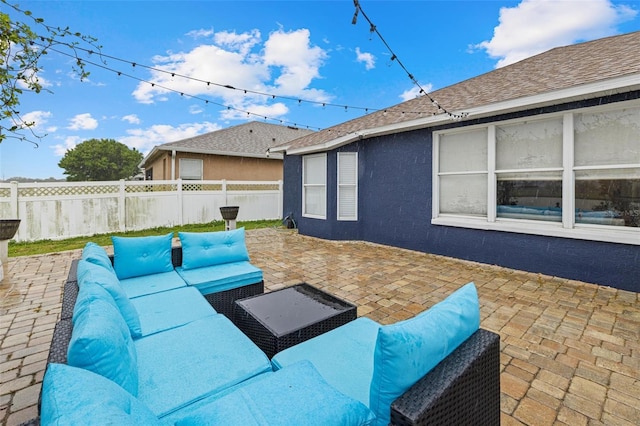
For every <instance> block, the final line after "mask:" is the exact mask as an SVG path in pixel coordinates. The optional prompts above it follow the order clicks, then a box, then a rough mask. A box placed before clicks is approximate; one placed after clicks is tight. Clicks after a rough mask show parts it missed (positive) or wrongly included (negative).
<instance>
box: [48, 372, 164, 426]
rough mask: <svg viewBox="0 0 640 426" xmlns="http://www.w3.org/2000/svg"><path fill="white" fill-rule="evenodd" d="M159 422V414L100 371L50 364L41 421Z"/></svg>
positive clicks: (71, 424) (70, 424)
mask: <svg viewBox="0 0 640 426" xmlns="http://www.w3.org/2000/svg"><path fill="white" fill-rule="evenodd" d="M89 420H90V422H91V423H92V424H100V425H107V424H109V425H130V426H137V425H158V424H160V422H159V421H158V419H157V417H156V416H155V415H154V414H153V413H152V412H151V411H150V410H149V409H148V408H147V407H145V406H144V404H142V403H140V402H139V401H138V400H137V399H136V398H135V397H133V395H131V394H130V393H129V392H127V391H125V390H124V389H122V388H121V387H120V386H118V385H117V384H115V383H113V382H112V381H111V380H108V379H106V378H104V377H102V376H100V375H98V374H95V373H92V372H91V371H88V370H84V369H81V368H76V367H72V366H69V365H66V364H55V363H51V364H49V366H48V367H47V371H46V372H45V375H44V379H43V382H42V403H41V410H40V424H43V425H58V426H76V425H82V424H87V422H88V421H89Z"/></svg>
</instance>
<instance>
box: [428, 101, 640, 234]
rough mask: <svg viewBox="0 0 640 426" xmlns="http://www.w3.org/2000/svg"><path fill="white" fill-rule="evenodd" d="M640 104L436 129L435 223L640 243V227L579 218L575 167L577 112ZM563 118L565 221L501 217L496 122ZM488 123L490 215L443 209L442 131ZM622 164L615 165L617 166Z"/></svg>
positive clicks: (634, 104)
mask: <svg viewBox="0 0 640 426" xmlns="http://www.w3.org/2000/svg"><path fill="white" fill-rule="evenodd" d="M637 107H640V101H638V100H633V101H627V102H618V103H615V104H610V105H606V106H602V107H591V108H580V109H576V110H571V111H566V112H563V113H552V114H544V115H539V116H533V117H525V118H519V119H514V120H506V121H504V122H500V123H499V124H498V123H495V124H493V123H492V124H484V125H478V126H468V127H463V128H457V129H451V130H445V131H441V132H434V133H433V144H432V145H433V146H432V149H433V151H432V153H433V156H432V170H433V176H432V215H431V224H432V225H445V226H455V227H461V228H470V229H482V230H492V231H505V232H516V233H522V234H532V235H546V236H554V237H564V238H574V239H581V240H591V241H605V242H613V243H622V244H632V245H640V228H631V227H622V226H607V225H595V224H586V223H576V222H575V213H574V212H575V172H576V170H580V169H581V168H580V167H574V114H577V113H585V112H586V113H597V112H605V111H614V110H619V109H623V108H637ZM559 116H561V117H562V118H563V159H562V179H563V185H562V221H561V222H544V221H536V220H526V219H508V218H498V217H497V212H496V196H497V194H496V192H497V189H496V185H497V184H496V182H497V179H496V162H495V158H496V138H495V127H496V125H505V124H511V123H513V124H516V123H518V122H523V121H533V120H537V119H541V120H545V119H549V118H554V117H555V118H557V117H559ZM480 127H486V128H487V129H488V138H487V139H488V140H487V144H488V145H487V152H488V167H487V179H488V181H487V183H488V188H489V190H488V194H487V207H488V210H487V216H486V217H476V216H465V215H454V214H441V213H440V205H439V200H440V176H441V173H440V172H439V164H440V161H439V151H440V149H439V148H440V135H443V134H449V133H453V132H466V131H469V130H472V129H476V128H480ZM615 167H619V166H613V168H615ZM624 168H640V163H637V164H636V163H633V164H626V165H624Z"/></svg>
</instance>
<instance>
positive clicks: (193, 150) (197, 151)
mask: <svg viewBox="0 0 640 426" xmlns="http://www.w3.org/2000/svg"><path fill="white" fill-rule="evenodd" d="M156 149H157V150H162V151H176V152H186V153H190V154H206V155H224V156H228V157H248V158H262V159H266V160H278V159H282V154H280V153H276V155H273V154H272V153H273V151H271V152H270V154H269V155H267V151H266V150H265V152H264V153H263V154H260V153H249V152H233V151H216V150H211V149H202V148H188V147H178V146H162V145H161V146H158V147H155V148H154V150H156ZM152 152H153V151H152ZM149 155H151V154H149Z"/></svg>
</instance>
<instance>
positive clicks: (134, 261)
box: [111, 232, 173, 279]
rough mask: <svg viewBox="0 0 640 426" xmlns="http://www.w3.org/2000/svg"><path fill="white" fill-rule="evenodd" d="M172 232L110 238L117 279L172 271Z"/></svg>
mask: <svg viewBox="0 0 640 426" xmlns="http://www.w3.org/2000/svg"><path fill="white" fill-rule="evenodd" d="M172 239H173V232H169V233H168V234H167V235H158V236H149V237H116V236H114V237H111V241H112V242H113V266H114V269H115V270H116V274H117V275H118V278H120V279H124V278H131V277H139V276H142V275H151V274H158V273H160V272H169V271H171V270H173V263H172V262H171V241H172Z"/></svg>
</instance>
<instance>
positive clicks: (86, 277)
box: [31, 233, 500, 426]
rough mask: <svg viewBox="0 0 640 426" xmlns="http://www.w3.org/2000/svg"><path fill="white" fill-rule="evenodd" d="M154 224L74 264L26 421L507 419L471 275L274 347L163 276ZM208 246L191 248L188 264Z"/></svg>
mask: <svg viewBox="0 0 640 426" xmlns="http://www.w3.org/2000/svg"><path fill="white" fill-rule="evenodd" d="M213 234H220V233H205V234H202V235H199V236H197V237H199V238H196V241H198V242H199V243H198V244H200V242H202V241H205V240H211V239H212V238H220V235H213ZM182 237H183V236H182V235H180V238H181V239H182ZM189 237H191V236H187V240H188V239H189ZM146 238H147V239H146V240H143V239H139V240H136V239H130V240H120V241H118V239H117V238H115V239H114V256H113V257H112V258H111V259H110V258H109V257H108V256H107V254H106V252H105V251H104V249H102V248H101V247H99V246H97V245H95V244H92V243H89V244H87V246H86V247H85V249H84V250H83V254H82V258H81V259H80V260H79V261H78V262H76V268H75V270H73V271H70V274H69V279H68V282H67V283H66V284H65V294H64V296H63V313H64V312H65V310H66V311H68V310H69V309H70V310H71V311H72V312H71V314H70V317H69V318H62V319H61V320H60V321H59V322H58V323H57V325H56V328H55V330H54V337H53V341H52V345H51V350H50V354H49V359H48V365H47V369H46V372H45V376H44V380H43V386H42V392H41V404H40V409H41V410H40V417H39V418H38V419H34V420H33V421H32V422H31V424H38V423H41V424H46V425H49V424H55V425H67V424H68V425H71V424H82V423H86V422H87V421H88V420H89V421H90V422H91V423H92V424H124V425H126V424H131V425H133V424H145V425H147V424H150V425H153V424H176V425H185V426H186V425H208V424H224V425H236V424H237V425H291V424H318V425H367V424H375V425H386V424H388V423H389V422H392V423H393V424H424V422H425V421H428V422H430V424H431V423H433V424H462V423H464V421H458V420H462V419H467V420H468V419H473V421H472V422H471V423H472V424H499V412H500V407H499V397H500V390H499V389H500V387H499V368H500V366H499V337H498V336H497V335H495V334H494V333H490V332H488V331H486V330H482V329H479V303H478V297H477V293H476V289H475V286H474V285H473V283H469V284H467V285H466V286H463V287H462V288H460V289H459V290H458V291H456V292H454V293H453V294H452V295H450V296H449V297H448V298H447V299H445V300H444V301H442V302H441V303H439V304H437V305H435V306H434V307H432V308H431V309H429V310H427V311H425V312H423V313H422V314H420V315H418V316H416V317H414V318H412V319H410V320H407V321H401V322H399V323H397V324H394V325H390V326H382V325H380V324H377V323H375V322H374V321H371V320H368V319H366V318H359V319H357V320H355V321H352V322H351V323H348V324H346V325H345V326H342V327H339V328H338V329H336V330H334V331H333V332H329V333H326V334H324V335H321V336H318V337H316V338H314V339H311V340H308V341H307V342H304V343H301V344H299V345H297V346H294V347H292V348H290V349H287V350H285V351H283V352H280V353H279V354H277V355H276V356H275V357H274V359H273V360H271V361H270V360H269V359H268V358H267V357H266V355H265V354H264V353H263V352H262V351H261V350H260V349H259V348H258V347H257V346H256V345H255V344H253V342H251V341H250V340H249V339H248V338H247V337H246V336H245V335H244V334H243V333H242V332H241V331H240V330H239V329H238V328H237V327H235V325H234V324H233V323H232V322H231V321H230V320H229V319H228V318H227V317H226V316H224V315H222V314H220V313H218V312H216V310H215V309H214V308H213V307H212V306H211V305H210V304H209V303H208V301H207V299H205V298H204V297H203V296H202V294H201V293H200V291H199V290H197V288H196V287H194V286H189V285H184V286H177V287H173V286H169V287H170V288H166V283H167V282H168V280H166V279H165V276H164V274H168V273H170V272H171V271H162V270H161V271H159V272H158V269H157V268H158V265H164V266H166V262H167V259H168V258H169V259H170V258H171V256H174V255H175V251H172V250H171V249H169V250H167V249H166V247H165V248H164V249H162V250H156V249H155V248H154V247H155V246H154V244H151V243H152V242H153V243H155V244H159V241H162V245H163V247H164V244H165V242H164V240H160V239H161V238H166V237H151V238H149V237H146ZM153 238H157V240H154V239H153ZM182 243H183V244H184V241H182ZM169 244H170V242H169ZM200 245H202V246H207V244H200ZM188 246H189V244H187V247H188ZM211 250H212V249H211V248H206V247H205V248H203V249H202V250H199V251H192V252H190V251H189V250H183V255H184V258H183V259H182V261H183V264H184V262H185V261H186V262H187V265H188V264H189V262H190V261H194V259H195V257H193V256H194V255H195V256H198V255H199V256H206V255H207V254H206V253H209V254H210V253H212V251H211ZM203 253H204V254H203ZM122 259H124V260H125V262H124V264H123V263H121V260H122ZM158 259H161V261H158ZM200 261H202V259H200ZM200 261H199V262H200ZM112 262H113V264H112ZM170 262H171V261H170ZM194 264H198V265H199V266H198V267H203V266H202V264H200V263H198V262H196V263H194ZM154 265H155V266H154ZM164 266H163V267H164ZM128 267H129V268H131V270H128V269H127V268H128ZM72 269H73V268H72ZM133 269H136V270H138V271H140V270H142V271H145V273H146V274H147V275H137V273H136V272H134V271H133ZM160 269H162V268H160ZM188 269H189V268H188V267H187V270H188ZM175 273H176V274H178V272H175ZM134 275H135V276H134ZM153 276H156V277H157V278H160V279H151V278H149V279H148V280H146V283H147V287H146V290H145V286H144V285H143V282H145V280H142V279H141V278H142V277H153ZM119 277H122V279H120V278H119ZM74 280H75V281H74ZM76 281H77V285H76ZM128 284H132V287H131V288H128V287H127V286H128ZM73 286H76V291H75V294H74V291H73V290H69V289H71V288H73ZM133 289H135V291H133ZM67 290H69V296H68V295H67ZM62 316H64V315H63V314H61V317H62Z"/></svg>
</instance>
